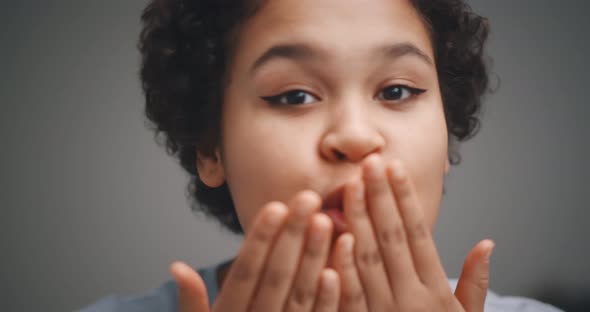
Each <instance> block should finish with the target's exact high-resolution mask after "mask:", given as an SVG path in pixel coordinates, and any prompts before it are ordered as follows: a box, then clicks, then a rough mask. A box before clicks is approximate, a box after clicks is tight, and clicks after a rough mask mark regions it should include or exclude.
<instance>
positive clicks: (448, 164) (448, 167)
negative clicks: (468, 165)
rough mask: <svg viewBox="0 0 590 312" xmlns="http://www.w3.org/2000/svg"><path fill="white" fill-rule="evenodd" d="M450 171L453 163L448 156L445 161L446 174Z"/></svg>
mask: <svg viewBox="0 0 590 312" xmlns="http://www.w3.org/2000/svg"><path fill="white" fill-rule="evenodd" d="M449 171H451V163H450V162H449V159H448V158H447V160H446V161H445V175H448V174H449Z"/></svg>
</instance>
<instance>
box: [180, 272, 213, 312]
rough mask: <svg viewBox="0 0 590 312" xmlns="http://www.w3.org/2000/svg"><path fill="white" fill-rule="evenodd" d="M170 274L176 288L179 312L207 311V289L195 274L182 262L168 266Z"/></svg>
mask: <svg viewBox="0 0 590 312" xmlns="http://www.w3.org/2000/svg"><path fill="white" fill-rule="evenodd" d="M170 273H171V274H172V275H173V276H174V279H175V280H176V284H177V286H178V298H177V301H178V310H179V311H180V312H194V311H209V298H208V296H207V288H206V287H205V282H203V279H202V278H201V277H200V276H199V274H198V273H197V272H195V271H194V270H193V269H192V268H191V267H189V266H188V265H186V264H185V263H183V262H174V263H172V264H171V265H170Z"/></svg>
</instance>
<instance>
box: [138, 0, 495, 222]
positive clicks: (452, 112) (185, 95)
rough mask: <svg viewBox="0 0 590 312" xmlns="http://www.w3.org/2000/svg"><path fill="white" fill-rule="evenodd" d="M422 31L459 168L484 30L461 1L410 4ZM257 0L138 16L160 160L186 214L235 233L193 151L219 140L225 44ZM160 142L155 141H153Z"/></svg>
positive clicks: (472, 119)
mask: <svg viewBox="0 0 590 312" xmlns="http://www.w3.org/2000/svg"><path fill="white" fill-rule="evenodd" d="M411 2H412V4H413V5H414V7H415V8H416V10H417V11H418V13H419V14H420V16H421V17H422V19H423V22H424V24H425V25H426V26H427V28H428V30H429V31H430V36H431V41H432V44H433V49H434V55H435V62H436V68H437V74H438V78H439V85H440V90H441V95H442V100H443V105H444V112H445V118H446V122H447V130H448V133H449V137H450V140H449V145H450V146H449V160H450V162H451V163H452V164H454V165H455V164H458V163H459V162H460V156H459V153H458V151H457V149H456V144H455V143H457V142H461V141H464V140H466V139H469V138H470V137H472V136H473V135H474V134H475V133H476V132H477V130H478V128H479V117H478V115H479V111H480V108H481V104H482V99H483V96H484V94H485V92H486V91H487V90H488V69H487V66H488V65H487V62H486V61H487V60H488V59H487V56H485V55H484V44H485V42H486V39H487V37H488V33H489V25H488V21H487V19H486V18H484V17H481V16H479V15H477V14H476V13H474V12H473V11H472V9H471V8H470V7H469V5H468V4H467V3H465V1H464V0H411ZM258 6H259V3H258V1H254V2H252V1H246V0H243V1H235V0H192V1H188V0H152V1H151V2H150V3H149V4H148V5H147V7H146V8H145V9H144V11H143V13H142V15H141V21H142V23H143V28H142V30H141V34H140V37H139V43H138V49H139V51H140V53H141V56H142V63H141V69H140V78H141V83H142V89H143V92H144V94H145V104H146V106H145V114H146V117H147V118H148V119H149V121H150V122H151V127H152V128H153V130H154V131H155V136H156V138H157V139H159V138H162V137H161V136H160V135H163V138H164V139H165V147H166V151H167V152H168V154H170V155H172V156H174V157H178V159H179V162H180V165H181V166H182V168H184V169H185V170H186V171H187V172H188V173H189V175H190V183H189V185H188V189H187V191H188V195H189V197H190V199H191V206H192V209H193V210H194V211H202V212H204V213H205V214H207V215H209V216H213V217H214V218H216V219H217V220H219V222H221V224H222V225H224V226H225V227H227V228H228V229H229V230H231V231H232V232H234V233H243V230H242V227H241V225H240V223H239V220H238V218H237V214H236V212H235V210H234V205H233V202H232V200H231V196H230V193H229V190H228V188H227V185H226V184H224V185H223V186H221V187H218V188H210V187H208V186H206V185H205V184H204V183H203V182H202V181H201V180H200V179H199V177H198V174H197V168H196V158H197V151H198V152H199V153H202V154H203V155H205V156H213V151H214V148H215V146H216V145H217V143H218V141H219V139H220V137H219V130H220V121H221V103H222V97H223V94H222V90H223V87H224V78H225V75H226V71H227V69H228V68H227V66H228V59H229V57H230V56H231V55H230V53H231V50H232V46H231V42H232V39H234V38H235V37H234V35H235V31H236V30H237V29H238V28H239V25H240V23H242V22H244V21H245V20H246V19H247V18H248V17H250V16H252V15H253V14H255V12H256V10H257V8H258ZM159 142H160V143H161V144H164V143H162V142H161V141H159Z"/></svg>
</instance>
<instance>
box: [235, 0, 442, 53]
mask: <svg viewBox="0 0 590 312" xmlns="http://www.w3.org/2000/svg"><path fill="white" fill-rule="evenodd" d="M238 38H239V42H238V45H237V47H238V51H236V52H237V53H238V54H242V57H243V58H246V59H250V60H251V59H253V58H255V57H256V56H257V55H259V54H260V53H262V52H264V51H265V50H267V49H268V48H270V47H272V46H274V45H281V44H290V43H303V44H306V45H311V46H314V47H316V48H318V49H322V50H324V51H327V53H331V54H333V55H332V56H334V57H338V56H342V57H354V56H355V55H356V56H363V55H364V56H366V55H368V52H369V51H371V50H373V49H374V47H376V46H384V45H393V44H396V43H402V42H405V43H411V44H413V45H415V46H417V47H418V48H420V49H421V50H422V51H424V53H425V54H427V55H428V56H430V57H431V58H433V55H432V54H433V53H432V48H431V43H430V39H429V34H428V31H427V28H426V27H425V25H424V23H423V22H422V19H421V18H420V15H419V14H418V12H417V11H416V10H415V8H414V7H413V5H412V4H411V2H410V0H267V1H263V3H261V4H260V6H259V7H258V10H257V12H256V14H255V15H254V16H252V17H251V18H250V19H248V20H247V21H246V22H245V23H244V24H243V25H242V27H241V28H240V30H239V36H238Z"/></svg>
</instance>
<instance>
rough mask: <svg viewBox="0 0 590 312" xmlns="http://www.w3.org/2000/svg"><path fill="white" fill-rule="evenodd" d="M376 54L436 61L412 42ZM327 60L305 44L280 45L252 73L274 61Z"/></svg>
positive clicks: (267, 54) (268, 51)
mask: <svg viewBox="0 0 590 312" xmlns="http://www.w3.org/2000/svg"><path fill="white" fill-rule="evenodd" d="M375 54H377V55H379V56H381V57H383V58H387V59H398V58H400V57H402V56H414V57H417V58H419V59H420V60H422V61H424V62H425V63H426V64H427V65H429V66H432V67H433V66H434V61H433V60H432V59H431V58H430V57H429V56H428V55H427V54H426V53H425V52H424V51H422V50H420V48H418V47H417V46H416V45H414V44H413V43H410V42H401V43H396V44H393V45H385V46H382V47H379V48H377V49H376V52H375ZM320 58H327V56H326V54H325V53H324V52H322V51H318V50H315V49H313V48H312V47H310V46H308V45H305V44H279V45H275V46H272V47H271V48H269V49H268V50H266V51H265V52H264V53H263V54H262V55H261V56H260V57H258V58H257V59H256V61H255V62H254V64H253V65H252V68H251V69H250V72H251V73H253V72H255V71H257V70H258V69H259V68H260V67H262V66H263V65H264V64H266V63H268V62H270V61H271V60H274V59H290V60H294V61H306V60H312V59H320Z"/></svg>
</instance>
